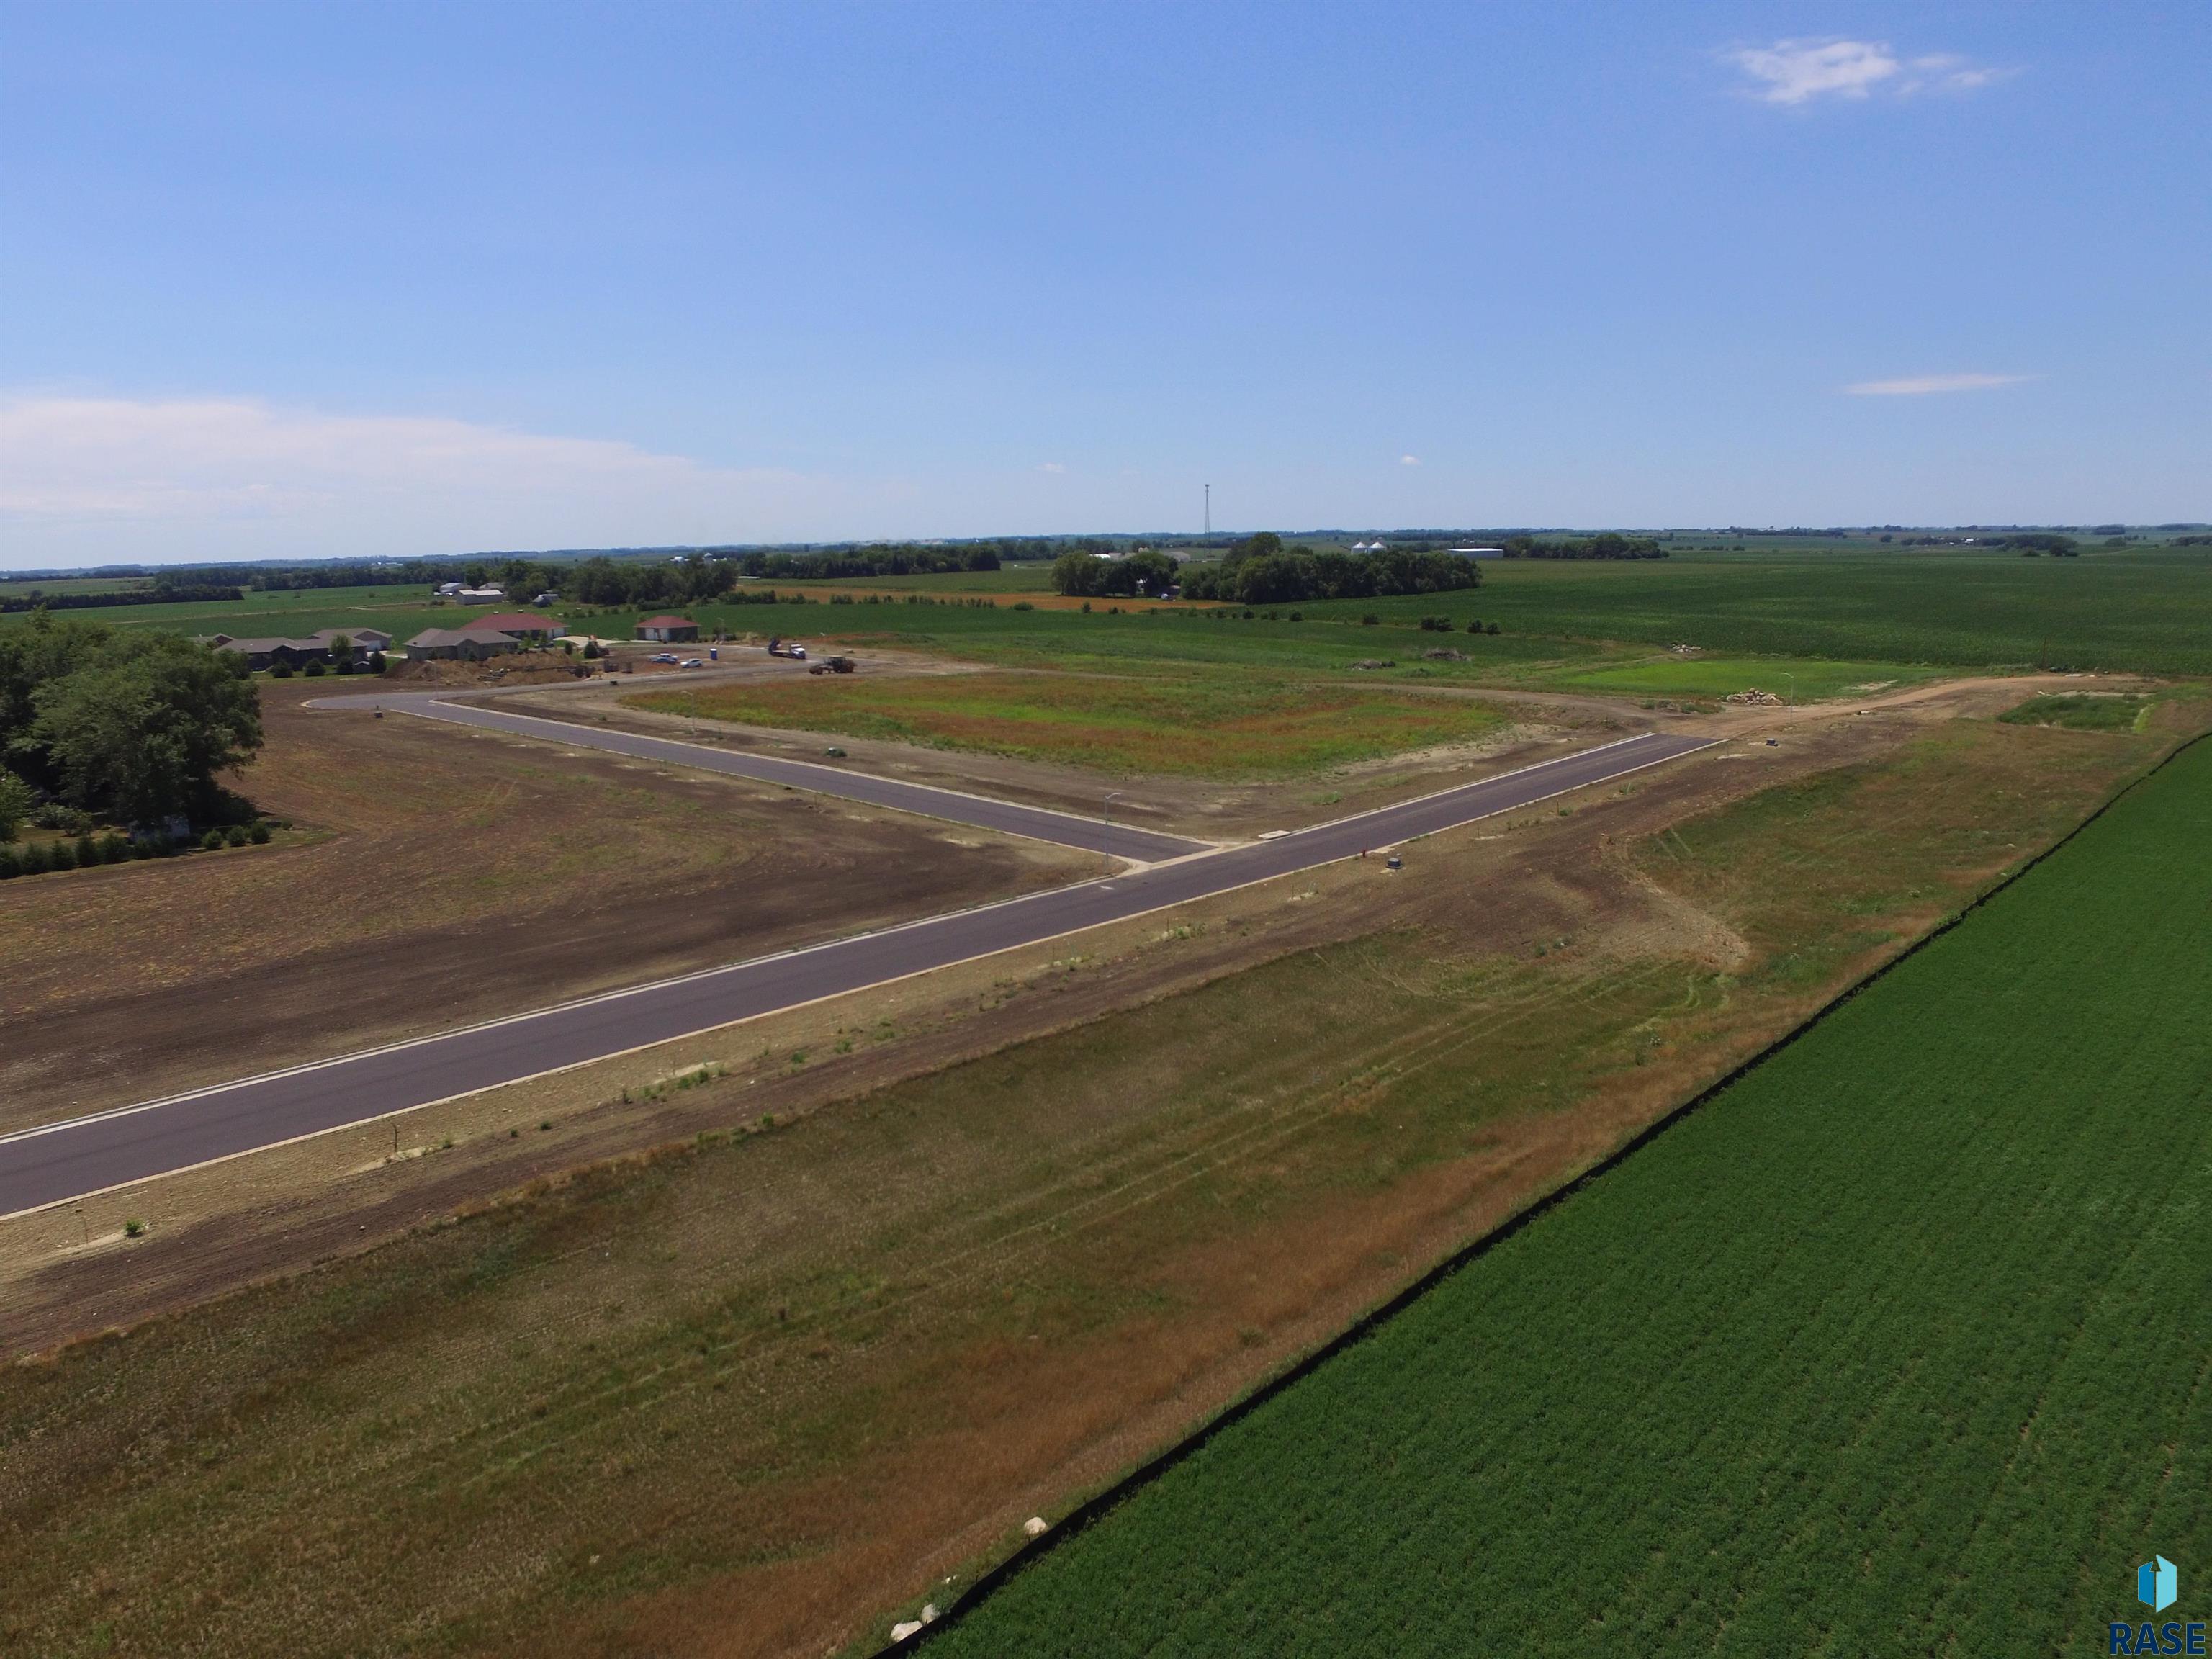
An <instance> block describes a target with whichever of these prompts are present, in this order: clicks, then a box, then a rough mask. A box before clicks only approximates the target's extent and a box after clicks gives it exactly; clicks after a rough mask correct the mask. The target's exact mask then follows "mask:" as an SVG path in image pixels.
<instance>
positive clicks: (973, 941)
mask: <svg viewBox="0 0 2212 1659" xmlns="http://www.w3.org/2000/svg"><path fill="white" fill-rule="evenodd" d="M550 724H554V725H556V726H557V725H559V722H550ZM562 735H563V736H565V735H566V732H565V731H564V732H563V733H562ZM594 735H595V736H599V737H603V738H604V737H609V736H614V735H617V734H614V733H607V732H599V733H595V734H594ZM1709 746H1711V745H1710V740H1709V739H1705V738H1680V737H1662V736H1659V735H1656V734H1651V733H1647V734H1645V735H1644V736H1642V737H1637V738H1624V739H1622V740H1621V741H1620V742H1618V743H1612V744H1602V745H1601V746H1600V747H1598V748H1595V749H1586V750H1582V751H1581V752H1580V753H1578V754H1573V755H1566V756H1562V757H1559V759H1557V760H1552V761H1546V762H1544V763H1541V764H1539V765H1536V766H1532V767H1528V768H1524V769H1522V770H1520V771H1517V772H1510V773H1507V774H1505V775H1503V776H1500V777H1495V778H1490V779H1486V780H1485V781H1482V782H1480V783H1470V784H1464V785H1462V786H1461V787H1458V788H1455V789H1449V790H1446V791H1444V792H1443V793H1441V794H1435V795H1429V796H1425V797H1423V798H1422V799H1418V800H1410V801H1405V802H1402V803H1401V804H1400V805H1395V806H1385V807H1383V808H1381V809H1379V810H1377V811H1372V812H1363V813H1361V814H1359V815H1358V816H1357V817H1349V818H1341V819H1339V820H1337V821H1336V822H1335V823H1323V824H1316V825H1315V826H1313V827H1312V828H1310V829H1300V830H1296V831H1293V832H1292V833H1291V834H1290V835H1287V836H1281V837H1280V838H1279V839H1277V840H1273V841H1263V842H1251V843H1249V844H1247V845H1244V846H1241V847H1233V848H1225V849H1224V850H1222V851H1219V852H1215V853H1211V854H1206V855H1205V856H1203V857H1198V858H1191V859H1185V860H1181V861H1179V862H1176V863H1170V864H1161V865H1155V866H1152V867H1149V868H1146V869H1140V870H1137V871H1134V872H1131V873H1128V874H1125V875H1120V876H1113V877H1109V878H1104V879H1103V880H1099V881H1093V882H1086V883H1085V884H1081V885H1079V886H1074V887H1062V888H1058V889H1055V890H1053V891H1050V892H1044V893H1036V894H1032V895H1030V896H1028V897H1025V898H1018V899H1011V900H1008V901H1006V902H1004V903H1000V904H994V905H988V906H986V907H984V908H981V909H975V910H962V911H957V912H955V913H953V914H951V915H944V916H937V917H933V918H932V919H930V920H928V921H916V922H909V923H907V924H906V925H905V926H903V927H893V928H888V929H886V930H884V931H883V932H881V933H866V934H861V935H860V936H858V937H855V938H853V939H839V940H837V941H836V942H834V943H832V944H829V945H814V946H811V947H810V948H808V949H805V950H800V951H787V952H785V953H783V954H782V955H780V956H773V957H761V958H759V959H758V960H756V961H752V962H744V963H737V964H735V965H733V966H731V967H727V968H714V969H707V970H705V971H704V972H701V973H696V974H689V975H684V977H682V978H680V979H673V980H665V981H660V982H659V983H657V984H653V985H643V986H639V987H635V989H632V990H628V991H617V992H614V993H611V994H608V995H605V996H599V997H593V998H591V999H589V1000H585V1001H581V1002H574V1003H568V1004H565V1005H563V1006H559V1007H554V1008H545V1009H540V1010H538V1011H537V1012H532V1013H526V1014H519V1015H516V1016H514V1017H513V1018H509V1019H504V1020H500V1021H496V1022H495V1023H493V1024H487V1025H477V1026H471V1027H469V1028H467V1029H465V1030H457V1031H451V1032H447V1033H446V1034H444V1035H442V1036H429V1037H423V1038H420V1039H418V1040H416V1041H415V1042H405V1043H401V1044H398V1045H397V1046H395V1047H392V1048H379V1049H375V1050H372V1051H371V1052H369V1053H367V1054H354V1055H349V1056H347V1057H344V1058H342V1059H338V1060H325V1061H322V1062H320V1063H319V1064H317V1065H313V1066H301V1067H297V1068H295V1069H294V1070H291V1071H288V1072H278V1073H271V1074H270V1075H268V1076H265V1077H258V1078H248V1079H244V1080H242V1081H240V1082H237V1083H227V1084H221V1085H216V1086H215V1087H213V1088H208V1089H201V1090H197V1091H194V1092H192V1093H191V1094H186V1095H179V1096H175V1097H172V1098H170V1099H167V1100H161V1101H152V1102H149V1103H146V1104H144V1105H142V1106H126V1107H121V1108H118V1109H115V1110H113V1111H110V1112H102V1113H97V1114H95V1115H92V1116H89V1117H82V1118H75V1119H72V1120H70V1121H67V1122H64V1123H56V1124H51V1125H47V1126H46V1127H41V1128H37V1129H29V1130H25V1131H22V1132H21V1133H16V1134H13V1135H9V1136H6V1137H4V1138H0V1216H4V1215H9V1214H12V1213H14V1212H19V1211H23V1210H29V1209H35V1208H38V1207H40V1206H43V1205H47V1204H53V1203H58V1202H62V1201H64V1200H68V1199H70V1198H75V1197H81V1196H82V1195H84V1194H88V1193H94V1192H99V1191H102V1190H105V1189H106V1188H110V1187H117V1186H121V1185H124V1184H125V1183H127V1182H133V1181H139V1180H143V1179H144V1178H146V1177H148V1176H155V1175H161V1174H164V1173H167V1172H170V1171H173V1170H181V1169H185V1168H189V1167H190V1166H191V1165H193V1164H203V1163H206V1162H209V1161H210V1160H212V1159H216V1158H227V1157H229V1156H232V1155H233V1154H235V1153H238V1152H250V1151H252V1150H253V1149H255V1148H257V1147H261V1146H272V1145H275V1144H276V1143H278V1142H282V1141H285V1140H291V1139H297V1138H298V1137H301V1136H302V1135H310V1134H315V1133H321V1132H322V1131H325V1130H328V1129H336V1128H341V1127H344V1126H346V1125H348V1124H353V1123H360V1122H363V1121H368V1120H369V1119H372V1118H377V1117H382V1116H384V1115H387V1114H389V1113H392V1112H397V1111H404V1110H407V1109H410V1108H412V1107H416V1106H423V1105H428V1104H429V1103H432V1102H434V1101H439V1100H445V1099H448V1098H450V1097H453V1096H456V1095H463V1094H469V1093H471V1092H473V1091H477V1090H479V1089H488V1088H490V1087H492V1086H493V1085H496V1084H501V1083H512V1082H515V1081H517V1080H519V1079H523V1078H526V1077H534V1076H536V1075H538V1074H539V1073H544V1072H550V1071H553V1070H556V1069H558V1068H560V1067H562V1066H574V1065H578V1064H580V1063H582V1062H584V1061H586V1060H598V1059H601V1058H604V1057H605V1056H606V1055H609V1054H620V1053H622V1052H623V1051H625V1050H628V1049H631V1048H642V1047H644V1046H646V1045H647V1044H650V1043H655V1042H667V1041H669V1040H671V1039H672V1038H675V1037H680V1036H689V1035H690V1034H692V1033H695V1032H701V1031H706V1030H712V1029H713V1028H714V1027H716V1026H720V1025H726V1024H729V1023H730V1022H731V1021H732V1020H739V1019H746V1018H751V1017H752V1016H754V1015H757V1014H764V1013H769V1012H774V1011H775V1010H776V1009H779V1008H788V1007H791V1006H794V1005H796V1004H799V1003H803V1002H810V1001H812V1000H816V999H817V998H820V997H829V996H836V995H838V994H841V993H843V992H847V991H856V990H860V989H862V988H863V987H867V986H870V985H879V984H882V983H884V981H887V980H893V979H898V978H902V977H903V976H905V975H908V974H919V973H924V972H927V970H929V969H933V968H941V967H945V966H947V965H949V964H951V963H956V962H964V961H966V960H968V959H969V958H970V957H979V956H985V955H988V954H989V953H991V952H993V951H1004V950H1008V949H1011V948H1012V947H1013V946H1016V945H1030V944H1035V943H1036V942H1038V941H1040V940H1042V939H1052V938H1054V937H1055V936H1057V935H1059V934H1061V933H1072V932H1073V931H1075V930H1076V929H1079V928H1084V927H1097V926H1098V925H1099V924H1100V923H1102V922H1109V921H1121V920H1122V919H1123V918H1125V917H1128V916H1133V915H1140V914H1142V913H1143V912H1145V911H1146V910H1152V909H1157V908H1159V907H1161V906H1163V905H1170V904H1178V903H1182V902H1185V901H1187V900H1189V899H1195V898H1202V897H1205V896H1207V895H1209V894H1213V893H1220V892H1225V891H1227V890H1230V889H1231V888H1235V887H1241V886H1243V885H1244V884H1247V883H1249V882H1255V881H1264V880H1267V878H1270V877H1273V876H1281V875H1288V874H1290V873H1291V872H1294V871H1297V870H1304V869H1310V868H1312V867H1313V866H1316V865H1322V864H1329V863H1334V861H1335V860H1339V859H1345V858H1351V857H1353V856H1355V855H1357V854H1358V853H1359V852H1360V851H1361V850H1363V849H1364V848H1383V847H1387V846H1391V845H1395V844H1396V843H1400V842H1407V841H1409V840H1411V839H1412V838H1413V837H1414V836H1422V835H1426V834H1429V833H1431V832H1432V831H1435V830H1439V829H1450V828H1451V827H1453V826H1454V825H1455V824H1462V823H1468V822H1469V821H1471V820H1473V819H1475V818H1481V817H1489V816H1491V815H1492V814H1493V813H1498V812H1508V811H1514V810H1515V809H1516V808H1519V807H1522V806H1526V805H1529V804H1530V803H1531V802H1534V801H1538V800H1542V799H1547V797H1550V796H1553V795H1558V794H1564V793H1566V792H1567V791H1569V790H1572V789H1579V788H1583V787H1588V786H1589V785H1591V784H1597V783H1604V782H1607V781H1610V780H1612V779H1613V778H1618V777H1620V776H1622V775H1625V774H1626V773H1630V772H1635V771H1638V770H1641V769H1643V768H1644V767H1647V766H1655V765H1657V764H1658V763H1661V762H1662V761H1668V760H1673V759H1674V758H1675V757H1678V756H1681V755H1686V754H1688V753H1691V752H1692V750H1699V749H1703V748H1706V747H1709ZM691 752H694V751H687V752H686V755H685V757H684V759H685V763H686V764H692V763H693V762H692V761H691V760H690V753H691ZM747 758H750V757H747ZM835 775H836V777H838V778H840V779H842V780H845V781H857V780H855V779H854V777H853V775H851V774H849V773H837V774H835ZM963 799H965V798H964V797H963ZM1016 810H1019V809H1016ZM1431 856H1436V855H1435V854H1426V853H1424V852H1421V851H1420V850H1419V849H1416V850H1414V851H1413V852H1411V853H1409V854H1407V875H1406V878H1407V879H1413V880H1418V879H1419V870H1420V865H1421V861H1422V860H1423V859H1424V858H1426V857H1431ZM1379 874H1380V872H1378V876H1379Z"/></svg>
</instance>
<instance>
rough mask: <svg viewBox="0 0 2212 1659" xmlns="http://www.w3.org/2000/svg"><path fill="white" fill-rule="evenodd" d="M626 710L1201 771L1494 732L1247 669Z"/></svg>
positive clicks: (833, 684) (1015, 677) (1471, 711)
mask: <svg viewBox="0 0 2212 1659" xmlns="http://www.w3.org/2000/svg"><path fill="white" fill-rule="evenodd" d="M625 701H627V702H632V703H635V704H636V705H638V706H639V707H640V708H653V709H659V710H660V711H662V712H664V713H667V714H686V715H690V716H693V717H695V718H706V719H711V720H738V721H743V722H744V723H746V724H748V725H752V726H781V727H784V728H787V729H793V728H795V729H800V730H805V731H810V732H837V733H840V734H842V735H843V736H846V737H854V738H891V739H895V740H898V741H903V742H908V743H922V744H931V745H933V746H938V747H942V748H947V749H969V750H981V751H984V752H986V753H989V754H998V755H1018V756H1022V757H1027V758H1030V759H1036V760H1048V761H1059V762H1062V763H1066V764H1070V765H1075V766H1087V767H1096V768H1099V769H1104V770H1109V771H1115V772H1127V771H1144V772H1164V773H1178V774H1188V775H1197V776H1206V777H1231V778H1245V777H1255V778H1256V777H1279V776H1286V775H1295V774H1297V773H1300V772H1306V771H1311V770H1314V769H1317V768H1320V767H1325V766H1333V765H1340V764H1342V763H1346V762H1348V761H1358V760H1367V759H1371V758H1373V757H1376V756H1381V755H1389V754H1395V753H1398V752H1400V751H1401V750H1408V749H1419V748H1423V747H1425V746H1427V745H1430V744H1441V743H1455V742H1464V741H1466V740H1468V739H1469V738H1479V737H1482V736H1485V735H1486V734H1487V733H1489V732H1494V731H1496V730H1498V728H1499V727H1500V726H1504V724H1505V717H1504V715H1502V714H1499V713H1498V711H1497V710H1496V709H1494V708H1491V707H1489V706H1488V705H1487V704H1486V703H1481V702H1474V701H1473V700H1471V699H1468V698H1464V697H1450V696H1422V695H1420V694H1419V693H1408V692H1402V691H1399V692H1393V691H1388V690H1375V691H1369V690H1362V689H1358V688H1356V687H1346V686H1342V685H1315V684H1310V683H1308V682H1302V681H1297V680H1290V679H1281V678H1270V677H1265V676H1261V675H1249V674H1214V675H1208V676H1202V677H1200V676H1190V677H1182V678H1161V677H1158V676H1146V677H1143V678H1137V677H1133V676H1121V677H1116V678H1096V677H1091V676H1081V675H1057V674H1054V675H1046V674H1006V673H985V674H952V675H943V676H932V677H928V678H916V679H880V680H878V679H870V678H865V677H863V678H854V679H836V680H823V681H799V682H795V683H785V684H737V685H721V686H707V687H702V689H700V690H696V691H665V692H659V693H654V694H651V695H647V696H635V697H630V698H627V699H625Z"/></svg>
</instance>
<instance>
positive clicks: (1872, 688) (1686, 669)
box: [1536, 656, 1933, 702]
mask: <svg viewBox="0 0 2212 1659" xmlns="http://www.w3.org/2000/svg"><path fill="white" fill-rule="evenodd" d="M1929 678H1933V675H1932V673H1931V671H1929V670H1928V669H1925V668H1906V667H1900V666H1899V665H1897V664H1895V663H1878V662H1827V661H1823V660H1821V659H1818V658H1812V657H1705V656H1692V657H1672V656H1669V657H1647V658H1645V659H1643V660H1641V661H1632V662H1624V663H1618V664H1612V665H1607V666H1605V667H1601V668H1577V669H1570V670H1566V671H1560V672H1556V673H1550V674H1545V675H1542V676H1541V677H1539V678H1538V679H1537V681H1536V683H1537V684H1542V685H1544V686H1547V687H1549V688H1552V689H1554V690H1561V691H1597V692H1603V693H1607V694H1610V695H1613V696H1654V697H1674V698H1683V697H1694V698H1700V699H1703V700H1705V701H1707V702H1717V701H1718V700H1720V699H1721V698H1723V697H1729V696H1735V694H1736V693H1738V692H1740V691H1747V690H1753V689H1754V688H1756V689H1757V690H1761V691H1767V692H1771V693H1772V694H1773V695H1774V696H1778V697H1780V698H1783V699H1784V701H1790V700H1795V701H1796V702H1822V701H1824V700H1826V699H1827V698H1831V697H1843V696H1852V695H1854V694H1857V695H1861V696H1868V695H1873V694H1876V693H1879V692H1881V691H1886V690H1893V689H1895V688H1897V687H1899V686H1907V685H1917V684H1921V683H1922V682H1923V681H1925V680H1928V679H1929Z"/></svg>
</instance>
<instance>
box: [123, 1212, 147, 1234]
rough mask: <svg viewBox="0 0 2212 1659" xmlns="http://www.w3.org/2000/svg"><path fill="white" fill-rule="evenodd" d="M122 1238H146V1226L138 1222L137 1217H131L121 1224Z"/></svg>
mask: <svg viewBox="0 0 2212 1659" xmlns="http://www.w3.org/2000/svg"><path fill="white" fill-rule="evenodd" d="M123 1236H124V1237H125V1238H143V1237H145V1236H146V1224H145V1223H144V1222H143V1221H141V1220H139V1219H138V1218H137V1216H135V1215H134V1216H132V1217H131V1219H130V1220H128V1221H126V1222H125V1223H124V1224H123Z"/></svg>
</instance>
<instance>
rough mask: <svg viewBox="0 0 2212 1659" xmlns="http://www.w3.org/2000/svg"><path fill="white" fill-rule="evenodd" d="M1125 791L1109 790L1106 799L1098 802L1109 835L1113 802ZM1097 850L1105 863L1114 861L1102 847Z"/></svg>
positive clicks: (1112, 816) (1112, 817)
mask: <svg viewBox="0 0 2212 1659" xmlns="http://www.w3.org/2000/svg"><path fill="white" fill-rule="evenodd" d="M1126 793H1127V791H1126V790H1121V789H1115V790H1112V791H1109V793H1108V794H1107V796H1106V799H1104V800H1103V801H1101V802H1100V803H1099V805H1098V810H1099V811H1100V812H1101V813H1102V814H1103V815H1104V818H1105V823H1106V828H1107V830H1108V832H1109V835H1110V833H1111V832H1112V830H1113V828H1114V803H1115V801H1117V800H1119V799H1121V797H1122V796H1123V795H1124V794H1126ZM1099 850H1100V852H1101V854H1102V855H1103V857H1104V858H1105V860H1106V862H1107V864H1108V865H1109V866H1111V865H1112V864H1113V862H1114V855H1113V854H1111V853H1109V852H1106V851H1105V849H1104V848H1100V849H1099Z"/></svg>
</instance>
